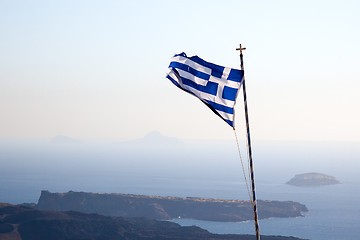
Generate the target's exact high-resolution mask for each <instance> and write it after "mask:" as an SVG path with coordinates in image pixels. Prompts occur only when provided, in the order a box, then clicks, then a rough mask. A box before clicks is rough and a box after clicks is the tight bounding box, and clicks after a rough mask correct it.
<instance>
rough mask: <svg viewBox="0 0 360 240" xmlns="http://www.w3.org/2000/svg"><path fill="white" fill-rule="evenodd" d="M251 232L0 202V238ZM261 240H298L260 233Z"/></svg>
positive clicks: (90, 239)
mask: <svg viewBox="0 0 360 240" xmlns="http://www.w3.org/2000/svg"><path fill="white" fill-rule="evenodd" d="M254 238H255V236H253V235H237V234H236V235H235V234H212V233H209V232H208V231H206V230H204V229H201V228H199V227H195V226H192V227H181V226H180V225H178V224H176V223H172V222H167V221H156V220H150V219H145V218H122V217H116V218H115V217H105V216H101V215H97V214H86V213H79V212H58V211H45V210H36V209H33V208H28V207H23V206H14V205H11V204H1V203H0V239H1V240H40V239H52V240H81V239H82V240H85V239H86V240H114V239H122V240H154V239H158V240H161V239H163V240H165V239H168V240H193V239H196V240H208V239H214V240H251V239H254ZM261 239H263V240H300V239H299V238H295V237H283V236H261Z"/></svg>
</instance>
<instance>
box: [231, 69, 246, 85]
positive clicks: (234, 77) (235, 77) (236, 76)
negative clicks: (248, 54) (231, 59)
mask: <svg viewBox="0 0 360 240" xmlns="http://www.w3.org/2000/svg"><path fill="white" fill-rule="evenodd" d="M243 73H244V72H243V71H241V70H238V69H231V70H230V73H229V76H228V78H227V79H228V80H230V81H234V82H240V81H241V80H242V77H243Z"/></svg>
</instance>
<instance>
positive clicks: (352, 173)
mask: <svg viewBox="0 0 360 240" xmlns="http://www.w3.org/2000/svg"><path fill="white" fill-rule="evenodd" d="M161 138H163V139H161ZM151 142H152V143H153V144H151ZM253 147H254V149H255V151H254V161H255V178H256V188H257V189H256V190H257V198H258V199H263V200H285V201H288V200H291V201H297V202H300V203H303V204H305V205H306V206H307V207H308V208H309V212H308V213H305V217H304V218H294V219H292V218H291V219H268V220H261V221H260V226H261V230H262V234H272V235H292V236H297V237H303V238H309V239H314V240H316V239H318V240H322V239H357V236H359V234H360V232H359V231H360V230H359V229H358V227H357V226H359V219H358V216H359V214H360V208H359V206H358V203H359V201H360V187H359V186H360V177H359V175H358V171H357V169H359V163H358V159H359V157H360V152H359V149H360V148H359V144H358V143H350V142H349V143H344V142H343V143H341V142H327V143H324V142H276V141H268V142H254V144H253ZM242 149H244V148H242ZM243 154H244V152H243ZM0 161H1V166H2V168H1V169H0V175H1V177H0V202H9V203H13V204H18V203H23V202H35V203H36V202H37V200H38V198H39V196H40V191H41V190H49V191H51V192H67V191H70V190H72V191H84V192H107V193H133V194H146V195H161V196H180V197H187V196H188V197H211V198H224V199H245V200H247V199H249V197H248V195H247V191H246V186H245V183H244V180H243V174H242V170H241V164H240V161H239V158H238V156H237V151H236V145H235V143H234V141H186V140H183V141H178V140H176V139H169V138H165V137H160V140H159V139H157V140H154V138H151V137H150V138H148V139H145V140H141V141H133V142H115V143H114V142H113V143H86V142H83V143H74V144H54V143H49V142H32V143H30V142H22V143H20V142H16V143H9V141H6V142H4V141H2V142H1V143H0ZM245 164H246V163H245ZM305 172H320V173H324V174H328V175H332V176H335V177H336V178H338V179H339V180H340V182H341V183H342V184H339V185H334V186H324V187H315V188H300V187H293V186H289V185H285V184H284V183H285V182H286V181H288V180H289V179H290V178H292V177H293V176H294V175H295V174H299V173H305ZM259 211H261V209H259ZM175 221H176V222H178V223H180V224H183V225H193V224H195V225H198V226H200V227H203V228H205V229H208V230H209V231H211V232H216V233H248V234H252V233H253V223H252V222H248V223H214V222H206V221H195V220H186V219H185V220H184V219H182V220H175Z"/></svg>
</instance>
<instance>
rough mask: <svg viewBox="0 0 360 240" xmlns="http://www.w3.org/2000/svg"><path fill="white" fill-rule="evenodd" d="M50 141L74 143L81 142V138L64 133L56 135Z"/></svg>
mask: <svg viewBox="0 0 360 240" xmlns="http://www.w3.org/2000/svg"><path fill="white" fill-rule="evenodd" d="M50 143H55V144H74V143H81V141H80V140H78V139H74V138H71V137H67V136H63V135H58V136H56V137H54V138H53V139H51V140H50Z"/></svg>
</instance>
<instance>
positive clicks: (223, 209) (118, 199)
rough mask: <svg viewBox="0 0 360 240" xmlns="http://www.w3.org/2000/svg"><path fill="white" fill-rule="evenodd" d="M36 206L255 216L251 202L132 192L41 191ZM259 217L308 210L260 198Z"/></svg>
mask: <svg viewBox="0 0 360 240" xmlns="http://www.w3.org/2000/svg"><path fill="white" fill-rule="evenodd" d="M36 208H37V209H41V210H57V211H79V212H84V213H97V214H101V215H106V216H117V217H146V218H151V219H158V220H169V219H174V218H188V219H198V220H207V221H221V222H239V221H246V220H252V219H253V213H252V208H251V203H250V202H249V201H240V200H222V199H210V198H179V197H159V196H143V195H131V194H100V193H85V192H72V191H70V192H67V193H50V192H48V191H42V192H41V196H40V199H39V202H38V204H37V205H36ZM258 208H259V209H261V210H260V211H259V212H260V213H259V218H260V219H263V218H271V217H298V216H302V212H306V211H308V210H307V208H306V206H305V205H303V204H300V203H296V202H291V201H286V202H281V201H261V200H259V201H258Z"/></svg>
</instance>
